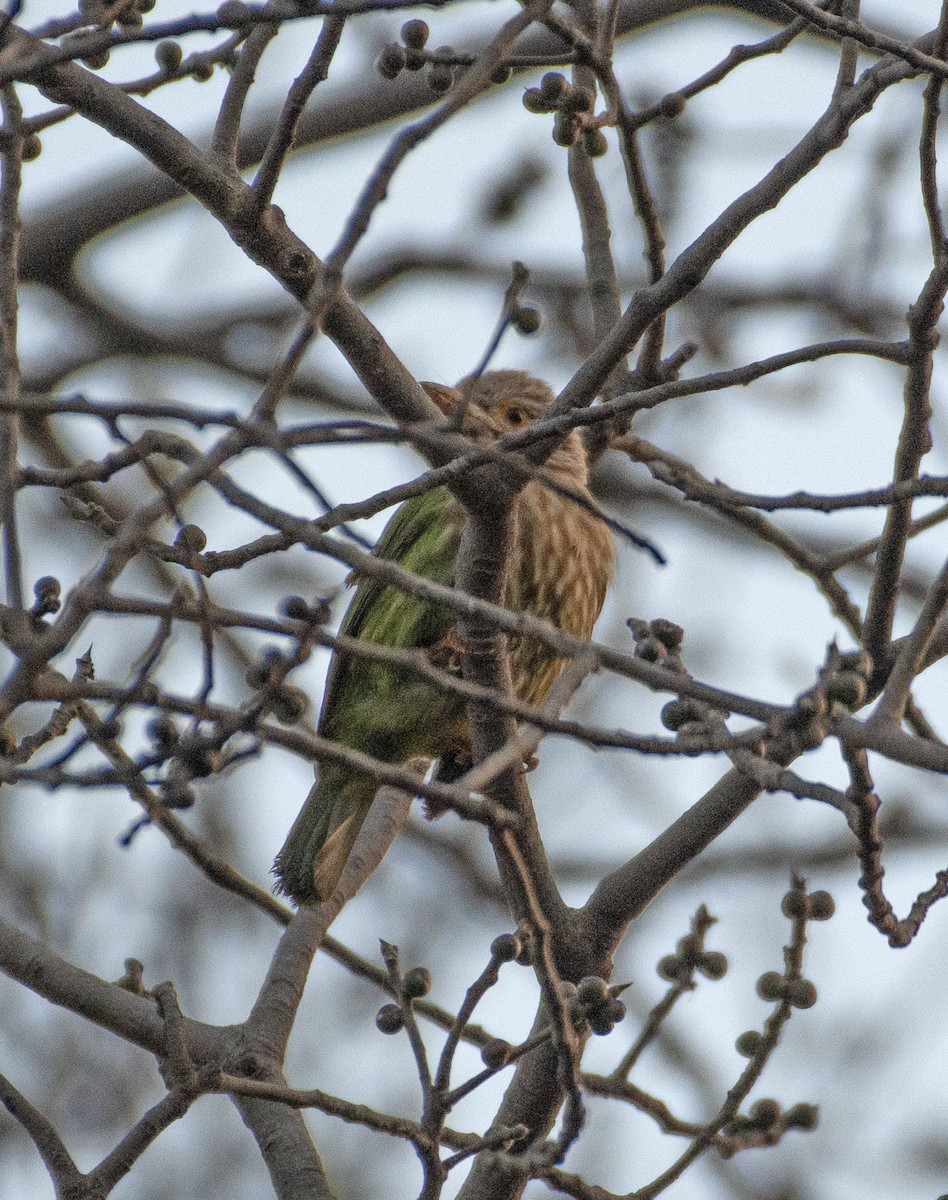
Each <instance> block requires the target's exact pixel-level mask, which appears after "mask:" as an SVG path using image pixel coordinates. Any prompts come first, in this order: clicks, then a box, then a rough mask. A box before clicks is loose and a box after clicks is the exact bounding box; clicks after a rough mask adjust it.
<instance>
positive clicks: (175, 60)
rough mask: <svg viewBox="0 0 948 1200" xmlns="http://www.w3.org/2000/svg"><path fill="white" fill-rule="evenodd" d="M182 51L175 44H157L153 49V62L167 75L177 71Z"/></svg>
mask: <svg viewBox="0 0 948 1200" xmlns="http://www.w3.org/2000/svg"><path fill="white" fill-rule="evenodd" d="M182 58H184V51H183V50H182V49H181V47H180V45H179V44H178V43H177V42H159V43H158V45H157V46H156V47H155V62H156V63H157V64H158V66H159V67H161V69H162V71H164V72H165V73H166V74H167V75H170V74H171V73H172V72H173V71H177V69H178V67H180V66H181V60H182Z"/></svg>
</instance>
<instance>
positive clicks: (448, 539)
mask: <svg viewBox="0 0 948 1200" xmlns="http://www.w3.org/2000/svg"><path fill="white" fill-rule="evenodd" d="M463 525H464V512H463V509H462V508H461V506H460V504H459V503H458V501H457V500H455V498H454V497H453V496H452V495H451V493H450V492H449V491H448V489H447V488H434V489H432V490H431V491H429V492H424V493H423V494H422V495H420V496H413V497H412V498H411V499H410V500H406V501H405V503H404V504H402V505H401V506H400V507H399V508H397V509H396V510H395V513H394V515H393V516H392V519H391V520H390V521H389V523H388V525H386V527H385V530H384V532H383V533H382V536H381V538H380V539H379V542H378V545H377V546H376V548H375V555H376V557H378V558H383V559H388V560H389V561H391V562H396V563H398V564H399V565H400V566H402V567H404V568H405V569H406V570H408V571H411V572H412V573H413V574H415V575H420V576H422V577H423V578H424V579H430V580H432V581H433V582H435V583H440V584H444V585H445V586H447V587H451V586H453V584H454V564H455V559H456V558H457V552H458V546H459V544H460V540H461V531H462V528H463ZM455 621H456V617H455V614H454V613H452V612H451V610H450V609H447V608H444V607H442V606H441V605H438V604H434V603H432V602H431V601H430V600H427V599H425V598H424V597H421V596H414V595H411V594H410V593H409V592H405V591H402V590H401V589H400V588H398V587H395V586H393V585H392V584H389V583H385V582H384V581H382V580H379V579H369V578H366V579H363V580H362V581H361V582H360V583H359V585H358V587H357V588H356V593H355V595H354V596H353V598H352V601H351V603H350V604H349V608H348V611H347V612H346V615H345V618H344V620H343V622H342V625H341V627H340V632H341V633H344V634H346V635H347V636H349V637H354V638H359V639H361V640H363V641H366V642H374V643H376V644H378V645H382V646H391V647H393V648H397V649H409V648H421V647H425V646H432V645H434V644H435V643H436V642H438V641H440V640H441V638H443V637H444V636H445V635H446V634H447V633H448V631H449V630H450V629H451V626H452V625H453V624H454V623H455ZM417 686H418V683H417V676H414V677H413V676H411V673H410V672H405V671H399V670H397V669H396V668H392V667H387V666H385V665H383V664H379V663H372V662H369V661H368V660H366V659H364V658H358V657H355V656H349V655H345V654H343V653H341V652H340V651H338V650H337V651H336V653H335V654H334V655H333V659H332V663H331V665H330V669H329V676H328V678H327V681H326V693H325V697H324V699H323V710H322V715H321V717H320V731H321V732H323V733H325V734H326V735H327V736H329V737H334V738H337V739H338V740H339V741H341V742H343V743H345V744H347V745H350V746H356V747H358V748H362V749H367V750H368V749H369V748H370V746H369V744H368V743H367V739H370V740H371V742H373V743H376V744H375V745H374V747H373V748H374V749H375V750H376V752H378V753H381V754H382V755H383V757H386V758H388V757H390V755H391V756H392V757H394V758H396V759H398V758H400V757H401V753H400V750H401V747H400V746H393V747H391V748H390V749H389V748H388V747H383V746H382V745H379V744H377V743H378V742H379V741H380V740H381V741H386V740H388V737H392V736H394V738H395V741H396V742H398V741H400V740H401V737H400V734H401V733H402V730H401V723H402V722H403V721H404V720H405V715H406V711H407V712H408V714H409V720H413V719H415V716H416V715H417V714H415V715H414V716H413V715H412V714H411V713H410V709H406V704H405V701H406V699H409V696H407V695H406V688H407V691H408V692H409V693H411V692H413V691H414V690H415V689H416V687H417ZM427 688H428V689H430V685H427ZM396 692H397V693H398V694H397V695H396ZM420 698H421V697H419V699H420ZM389 710H397V711H398V712H399V713H400V714H401V716H400V717H399V718H396V715H395V712H394V711H389ZM393 721H394V723H395V724H396V725H397V726H398V727H399V728H398V729H395V728H393V727H392V722H393ZM407 732H408V731H407V730H406V731H404V735H405V736H407ZM408 756H409V755H408V754H406V755H405V757H408Z"/></svg>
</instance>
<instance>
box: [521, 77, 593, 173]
mask: <svg viewBox="0 0 948 1200" xmlns="http://www.w3.org/2000/svg"><path fill="white" fill-rule="evenodd" d="M523 106H524V108H525V109H526V110H527V112H532V113H555V114H556V115H555V116H554V118H553V141H554V142H556V144H557V145H558V146H566V147H569V146H575V145H576V143H577V142H578V141H579V140H580V139H582V143H583V146H584V147H585V150H586V153H587V154H588V155H590V156H591V157H592V158H599V157H601V156H602V155H603V154H605V153H606V151H607V150H608V149H609V143H608V142H607V141H606V135H605V134H604V133H603V132H602V130H601V129H600V128H599V126H598V125H597V124H596V119H595V116H594V110H595V107H596V95H595V92H593V91H591V90H590V89H589V88H587V87H575V86H574V85H573V84H571V83H570V82H569V80H568V79H567V78H566V76H565V75H561V74H560V72H559V71H547V73H546V74H545V75H544V76H543V78H542V79H541V80H540V86H539V87H533V88H527V90H526V91H525V92H524V93H523Z"/></svg>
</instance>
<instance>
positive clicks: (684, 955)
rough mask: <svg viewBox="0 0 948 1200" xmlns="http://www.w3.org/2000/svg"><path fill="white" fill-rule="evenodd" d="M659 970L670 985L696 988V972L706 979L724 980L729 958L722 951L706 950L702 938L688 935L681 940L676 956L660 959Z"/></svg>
mask: <svg viewBox="0 0 948 1200" xmlns="http://www.w3.org/2000/svg"><path fill="white" fill-rule="evenodd" d="M657 969H658V973H659V975H660V976H661V978H662V979H664V980H666V981H667V982H668V983H675V984H678V986H679V987H694V983H693V978H694V973H695V971H700V972H701V974H702V975H703V976H704V977H705V979H711V980H717V979H723V978H724V976H725V975H726V974H727V957H726V955H724V954H722V953H721V952H720V950H705V948H704V946H703V944H702V940H701V938H699V937H696V936H695V934H693V933H688V934H686V935H685V936H684V937H683V938H681V939H680V941H679V942H678V946H677V948H676V951H675V953H674V954H666V955H665V956H664V957H663V958H660V959H659V961H658V968H657Z"/></svg>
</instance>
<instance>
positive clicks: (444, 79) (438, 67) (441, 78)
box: [428, 62, 454, 96]
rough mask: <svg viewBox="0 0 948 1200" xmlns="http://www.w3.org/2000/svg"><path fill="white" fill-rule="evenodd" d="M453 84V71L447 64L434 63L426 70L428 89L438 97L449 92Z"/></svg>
mask: <svg viewBox="0 0 948 1200" xmlns="http://www.w3.org/2000/svg"><path fill="white" fill-rule="evenodd" d="M453 83H454V71H453V69H452V68H451V67H450V66H449V65H448V64H447V63H442V62H434V63H432V64H431V66H430V67H429V68H428V87H430V88H431V90H432V91H433V92H437V93H438V95H439V96H440V95H442V94H443V93H444V92H447V91H450V89H451V85H452V84H453Z"/></svg>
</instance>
